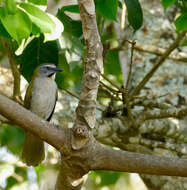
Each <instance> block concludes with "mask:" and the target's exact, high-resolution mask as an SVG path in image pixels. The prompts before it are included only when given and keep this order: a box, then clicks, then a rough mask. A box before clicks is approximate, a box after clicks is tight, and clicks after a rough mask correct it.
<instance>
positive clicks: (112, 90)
mask: <svg viewBox="0 0 187 190" xmlns="http://www.w3.org/2000/svg"><path fill="white" fill-rule="evenodd" d="M99 83H100V84H101V85H102V86H104V87H105V88H107V89H108V90H110V91H111V92H113V93H115V94H119V91H117V90H114V89H113V88H111V87H109V86H107V85H106V84H105V83H103V82H102V81H99Z"/></svg>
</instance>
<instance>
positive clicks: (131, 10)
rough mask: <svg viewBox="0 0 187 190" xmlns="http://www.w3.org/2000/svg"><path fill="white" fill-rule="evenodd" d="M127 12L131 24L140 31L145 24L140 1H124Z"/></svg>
mask: <svg viewBox="0 0 187 190" xmlns="http://www.w3.org/2000/svg"><path fill="white" fill-rule="evenodd" d="M124 1H125V4H126V7H127V12H128V21H129V24H130V25H131V26H132V27H133V28H134V30H138V29H139V28H140V27H141V26H142V24H143V13H142V8H141V5H140V3H139V1H138V0H124Z"/></svg>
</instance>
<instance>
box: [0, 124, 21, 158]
mask: <svg viewBox="0 0 187 190" xmlns="http://www.w3.org/2000/svg"><path fill="white" fill-rule="evenodd" d="M23 141H24V131H23V130H22V129H21V128H18V127H15V126H11V125H5V124H4V125H3V126H1V127H0V144H1V146H6V147H7V148H8V150H9V151H11V152H12V153H13V154H20V151H21V148H22V145H23Z"/></svg>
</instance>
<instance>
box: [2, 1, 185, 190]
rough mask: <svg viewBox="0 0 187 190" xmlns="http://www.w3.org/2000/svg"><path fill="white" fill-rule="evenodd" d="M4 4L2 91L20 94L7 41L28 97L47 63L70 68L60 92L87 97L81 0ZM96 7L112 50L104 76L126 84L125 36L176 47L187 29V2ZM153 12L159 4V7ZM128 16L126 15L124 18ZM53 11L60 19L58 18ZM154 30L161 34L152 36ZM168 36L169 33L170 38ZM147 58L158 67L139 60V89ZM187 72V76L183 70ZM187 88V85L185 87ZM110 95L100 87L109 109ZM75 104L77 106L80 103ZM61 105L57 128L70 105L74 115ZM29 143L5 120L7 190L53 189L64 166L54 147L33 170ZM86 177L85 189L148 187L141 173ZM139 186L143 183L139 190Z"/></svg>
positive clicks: (4, 178)
mask: <svg viewBox="0 0 187 190" xmlns="http://www.w3.org/2000/svg"><path fill="white" fill-rule="evenodd" d="M0 4H1V6H0V36H1V41H0V69H1V70H0V72H1V73H0V75H1V76H0V85H1V88H0V91H1V92H3V93H5V94H6V95H8V96H9V97H11V96H12V94H11V93H12V92H11V91H12V88H13V77H12V76H11V71H10V66H9V60H8V58H7V54H8V52H7V49H6V48H5V46H4V40H8V41H10V42H11V43H10V44H11V50H10V51H12V52H15V54H13V58H14V62H15V64H16V65H17V67H18V68H19V70H20V72H21V75H22V78H21V93H22V94H21V95H22V97H23V96H24V92H25V84H26V83H27V82H26V81H28V82H29V81H30V79H31V76H32V73H33V70H34V69H35V67H36V66H37V65H39V64H42V63H46V62H47V63H54V64H56V65H58V66H59V67H61V68H63V73H60V74H58V75H57V77H56V82H57V84H58V87H59V89H62V90H65V91H67V90H72V91H73V92H75V94H79V92H80V90H81V78H82V73H83V60H84V55H85V41H84V38H83V34H82V26H81V21H80V16H79V7H78V5H77V3H76V1H68V3H67V2H65V1H64V0H56V1H55V0H48V2H47V1H46V0H28V1H25V2H23V1H19V0H1V1H0ZM95 5H96V13H97V24H98V30H99V33H100V35H101V40H102V43H103V46H104V75H105V76H107V77H108V78H110V80H112V81H113V82H115V83H116V84H117V85H118V86H122V85H123V75H122V69H121V64H120V62H121V60H120V55H119V50H120V49H119V48H117V47H118V45H119V42H120V41H121V40H122V37H123V33H125V32H127V33H130V36H131V37H130V38H128V37H126V39H127V40H131V39H137V40H139V41H143V42H144V41H145V42H146V43H147V42H148V43H150V40H152V41H153V43H154V44H155V40H158V39H159V42H158V43H157V45H161V46H163V47H168V42H170V40H171V39H172V40H173V38H174V37H175V36H176V32H180V31H182V30H187V1H186V0H162V1H159V0H152V1H150V2H149V1H146V0H140V1H139V0H124V1H122V0H95ZM161 5H162V6H163V7H161ZM150 6H152V8H151V9H150ZM41 7H42V8H41ZM123 11H125V14H122V12H123ZM47 12H48V13H50V15H55V16H56V17H55V18H54V17H51V16H50V15H49V14H47ZM160 15H161V17H160ZM122 17H124V18H122ZM155 17H156V18H155ZM159 17H160V18H159ZM156 19H157V20H159V19H160V20H161V21H160V23H162V24H163V28H164V29H163V28H162V31H163V32H162V34H163V36H159V37H158V36H157V37H158V39H156V38H155V39H151V38H152V37H151V36H156V35H155V33H156V32H157V31H158V30H160V28H159V27H160V24H158V23H159V22H157V21H155V20H156ZM168 20H170V21H168ZM59 23H61V24H59ZM150 23H151V24H150ZM123 25H124V26H123ZM165 25H171V28H172V29H171V31H169V32H168V33H167V27H166V26H165ZM57 30H58V31H59V32H57ZM150 30H152V33H154V35H153V34H150V33H151V32H150ZM175 30H176V31H175ZM62 31H63V33H62V34H61V32H62ZM164 32H166V33H165V34H164ZM118 33H121V34H120V35H119V34H118ZM51 34H53V35H51ZM167 34H168V35H167ZM164 35H165V36H164ZM120 37H121V39H120ZM144 37H145V38H144ZM146 38H147V39H146ZM186 42H187V39H185V40H184V41H183V44H182V45H183V47H184V46H186V44H187V43H186ZM159 43H161V44H159ZM150 44H151V43H150ZM180 48H181V47H180ZM180 48H179V51H180ZM9 53H11V52H9ZM144 56H147V59H149V60H148V61H149V63H150V62H151V61H152V62H154V58H155V57H154V56H148V55H147V54H146V55H145V54H139V53H137V54H136V56H135V58H134V64H137V65H138V64H141V67H143V72H142V70H141V69H140V68H139V67H140V66H139V65H138V66H137V68H139V71H140V72H139V73H136V76H137V77H135V79H132V81H131V82H132V86H133V85H134V83H136V82H137V80H138V79H139V78H140V77H142V76H143V75H144V74H142V73H144V71H147V70H148V68H150V65H149V66H146V62H147V60H146V59H143V58H142V57H144ZM142 65H143V66H142ZM137 68H136V69H137ZM181 69H182V70H183V71H184V69H183V67H182V66H181ZM133 82H134V83H133ZM165 82H167V81H165ZM184 83H185V84H186V82H185V81H184ZM148 88H149V87H148ZM105 93H106V92H104V91H103V90H102V88H100V89H99V96H98V101H99V102H100V103H101V104H102V105H107V103H108V102H110V100H111V97H110V95H109V94H107V95H104V94H105ZM66 95H67V94H66ZM182 98H184V96H183V95H181V99H180V100H181V101H182ZM178 101H179V100H178ZM72 102H75V105H76V101H74V100H73V101H72ZM61 103H62V102H60V100H59V105H57V114H56V116H55V117H54V122H57V120H58V112H60V111H61V109H62V107H63V108H64V110H66V111H67V110H68V109H67V105H68V104H66V105H63V104H62V105H61ZM176 104H177V103H176ZM75 105H74V107H75ZM71 106H72V105H71ZM69 109H71V110H73V109H72V108H69ZM62 113H63V112H62ZM62 113H61V114H62ZM68 113H69V112H68ZM59 122H60V121H59ZM23 139H24V131H23V130H22V129H20V128H18V127H16V126H13V125H12V124H11V123H5V122H1V124H0V146H1V147H0V189H6V190H18V189H19V190H21V189H23V190H26V189H30V190H37V189H40V190H42V189H43V190H44V189H45V190H50V189H53V188H54V184H55V179H56V175H57V171H58V168H59V162H58V160H59V153H58V152H57V151H56V150H55V149H54V148H53V147H51V146H48V155H47V158H46V160H45V162H44V163H43V164H41V165H40V166H38V167H36V168H27V167H26V165H25V164H23V163H22V162H21V160H20V158H19V156H20V154H21V147H22V144H23ZM46 146H47V145H46ZM132 176H133V177H132ZM86 178H88V179H87V181H86V183H85V186H84V187H83V189H89V190H92V189H93V190H100V189H102V190H107V189H111V190H122V189H129V190H130V189H139V190H140V189H146V187H145V186H144V185H143V184H142V183H140V179H139V178H138V176H137V175H135V174H134V175H130V174H127V173H125V174H124V173H118V172H105V171H99V172H90V174H89V175H88V176H86ZM132 179H133V180H132ZM133 184H136V185H135V186H133Z"/></svg>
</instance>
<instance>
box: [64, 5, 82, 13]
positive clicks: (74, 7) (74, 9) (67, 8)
mask: <svg viewBox="0 0 187 190" xmlns="http://www.w3.org/2000/svg"><path fill="white" fill-rule="evenodd" d="M61 11H63V12H64V11H69V12H72V13H80V10H79V6H78V5H67V6H64V7H62V8H61Z"/></svg>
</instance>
